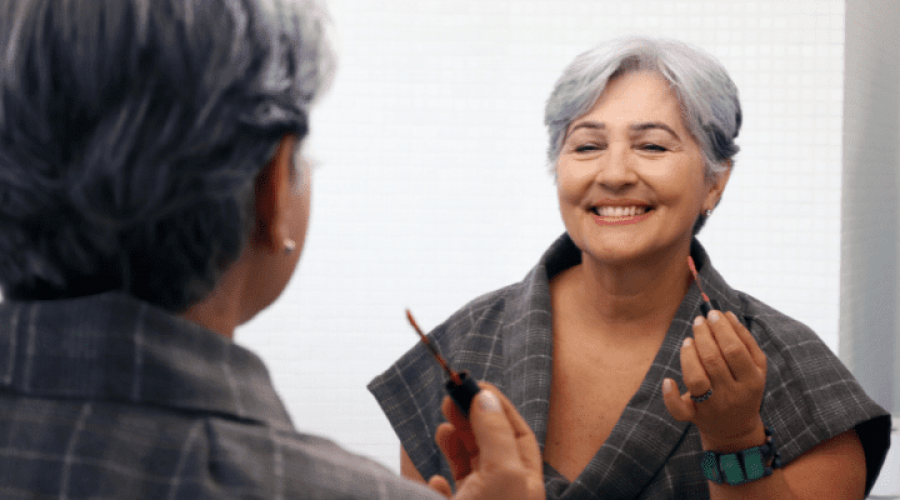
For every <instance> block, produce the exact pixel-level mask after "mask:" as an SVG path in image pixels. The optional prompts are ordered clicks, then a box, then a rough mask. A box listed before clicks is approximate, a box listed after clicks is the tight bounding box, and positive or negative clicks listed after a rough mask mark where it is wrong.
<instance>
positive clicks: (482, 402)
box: [478, 390, 501, 413]
mask: <svg viewBox="0 0 900 500" xmlns="http://www.w3.org/2000/svg"><path fill="white" fill-rule="evenodd" d="M478 406H479V407H480V408H481V411H484V412H487V413H495V412H499V411H500V410H501V407H500V400H499V399H497V396H494V394H493V393H492V392H491V391H486V390H482V391H481V393H479V395H478Z"/></svg>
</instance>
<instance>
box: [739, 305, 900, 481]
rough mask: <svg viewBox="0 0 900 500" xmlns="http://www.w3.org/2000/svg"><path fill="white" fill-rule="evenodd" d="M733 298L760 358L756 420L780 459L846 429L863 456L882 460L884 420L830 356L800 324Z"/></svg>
mask: <svg viewBox="0 0 900 500" xmlns="http://www.w3.org/2000/svg"><path fill="white" fill-rule="evenodd" d="M738 296H739V298H740V301H741V320H742V321H743V322H744V324H745V325H746V326H747V327H748V328H749V330H750V331H751V332H752V333H753V336H754V337H755V338H756V340H757V342H758V343H759V346H760V348H761V349H762V350H763V352H765V354H766V358H767V376H766V391H765V395H764V398H763V404H762V416H763V420H764V421H765V422H766V424H767V425H769V426H770V427H771V428H772V429H773V432H774V433H775V439H776V444H777V446H778V448H779V451H780V453H781V455H782V457H783V459H784V461H785V462H790V461H791V460H793V459H795V458H797V457H799V456H800V455H802V454H803V453H805V452H806V451H808V450H809V449H811V448H813V447H814V446H816V445H818V444H819V443H822V442H824V441H826V440H829V439H831V438H833V437H835V436H838V435H840V434H843V433H844V432H847V431H849V430H851V429H855V430H856V431H857V433H858V434H859V435H860V439H861V441H862V443H863V446H864V448H866V455H867V456H877V455H879V454H881V455H882V457H883V452H884V451H886V449H887V443H888V440H889V435H888V433H889V418H890V417H889V415H888V413H887V412H886V411H885V410H884V409H883V408H881V407H880V406H879V405H878V404H877V403H875V401H873V400H872V399H871V398H870V397H869V396H868V395H867V394H866V393H865V391H864V390H863V388H862V386H860V384H859V382H857V380H856V378H855V377H854V376H853V375H852V374H851V373H850V371H849V370H848V369H847V367H846V366H844V364H843V363H842V362H841V361H840V359H838V357H837V356H836V355H835V353H834V352H833V351H832V350H831V349H830V348H829V347H828V346H827V345H826V344H825V343H824V342H823V341H822V339H821V338H820V337H819V336H818V335H817V334H816V333H815V332H814V331H813V330H812V329H811V328H810V327H808V326H807V325H805V324H803V323H802V322H800V321H797V320H796V319H793V318H791V317H789V316H787V315H785V314H784V313H782V312H779V311H777V310H776V309H774V308H772V307H771V306H769V305H767V304H765V303H763V302H762V301H760V300H758V299H756V298H754V297H752V296H750V295H748V294H745V293H741V292H738ZM885 422H888V425H887V426H885V425H883V424H884V423H885ZM882 428H883V429H882ZM873 429H875V430H874V431H873ZM870 465H875V464H870ZM880 465H881V459H878V460H877V466H878V467H880Z"/></svg>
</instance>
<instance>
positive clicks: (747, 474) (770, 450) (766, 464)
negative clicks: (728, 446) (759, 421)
mask: <svg viewBox="0 0 900 500" xmlns="http://www.w3.org/2000/svg"><path fill="white" fill-rule="evenodd" d="M765 430H766V442H765V444H763V445H762V446H754V447H753V448H747V449H746V450H741V451H739V452H737V453H716V452H714V451H707V452H704V453H703V458H701V459H700V470H702V471H703V477H705V478H706V479H708V480H710V481H712V482H714V483H716V484H727V485H729V486H739V485H742V484H747V483H749V482H752V481H756V480H757V479H762V478H764V477H767V476H770V475H772V471H773V469H778V468H780V467H781V456H780V455H779V454H778V450H776V449H775V445H774V444H773V443H772V431H770V430H769V428H768V427H766V428H765Z"/></svg>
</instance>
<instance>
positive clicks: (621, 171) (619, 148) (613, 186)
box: [594, 142, 638, 193]
mask: <svg viewBox="0 0 900 500" xmlns="http://www.w3.org/2000/svg"><path fill="white" fill-rule="evenodd" d="M608 148H609V149H608V150H607V152H606V154H604V155H600V157H599V158H598V159H597V166H596V169H597V171H596V174H595V175H594V182H595V183H596V184H598V185H600V186H601V187H603V188H604V189H605V190H608V191H610V192H614V193H617V192H621V191H624V190H626V189H628V188H631V187H633V186H634V185H635V184H637V182H638V175H637V171H636V170H635V167H636V162H635V158H634V151H632V149H631V147H630V145H629V144H624V143H621V142H615V143H612V144H610V145H609V146H608Z"/></svg>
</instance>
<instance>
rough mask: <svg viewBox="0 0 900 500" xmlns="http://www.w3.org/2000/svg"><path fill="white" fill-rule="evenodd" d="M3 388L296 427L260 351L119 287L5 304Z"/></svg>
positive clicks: (1, 319) (1, 317)
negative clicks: (93, 293) (82, 295)
mask: <svg viewBox="0 0 900 500" xmlns="http://www.w3.org/2000/svg"><path fill="white" fill-rule="evenodd" d="M0 386H3V387H5V388H7V389H8V390H11V391H13V392H16V393H19V394H24V395H31V396H39V397H57V398H86V399H96V400H109V401H121V402H128V403H137V404H151V405H159V406H166V407H172V408H177V409H179V410H185V411H191V412H206V413H214V414H219V415H222V416H226V417H231V418H237V419H243V420H250V421H257V422H262V423H267V424H269V425H272V426H273V427H277V428H284V429H291V428H292V425H291V422H290V418H289V417H288V414H287V411H286V410H285V408H284V405H283V404H282V402H281V400H280V399H279V398H278V395H277V394H276V393H275V390H274V388H273V387H272V383H271V380H270V379H269V374H268V371H267V370H266V367H265V365H264V364H263V362H262V360H261V359H260V358H259V357H258V356H256V355H255V354H253V353H252V352H250V351H249V350H247V349H244V348H242V347H240V346H238V345H235V344H234V343H233V342H231V341H230V340H229V339H226V338H225V337H222V336H221V335H219V334H217V333H215V332H213V331H211V330H208V329H206V328H203V327H201V326H199V325H197V324H196V323H193V322H190V321H188V320H186V319H184V318H181V317H178V316H175V315H174V314H172V313H170V312H168V311H166V310H163V309H160V308H158V307H155V306H153V305H151V304H149V303H146V302H142V301H140V300H137V299H135V298H133V297H131V296H128V295H126V294H123V293H120V292H109V293H104V294H100V295H94V296H88V297H80V298H73V299H60V300H49V301H4V302H2V303H0Z"/></svg>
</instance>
